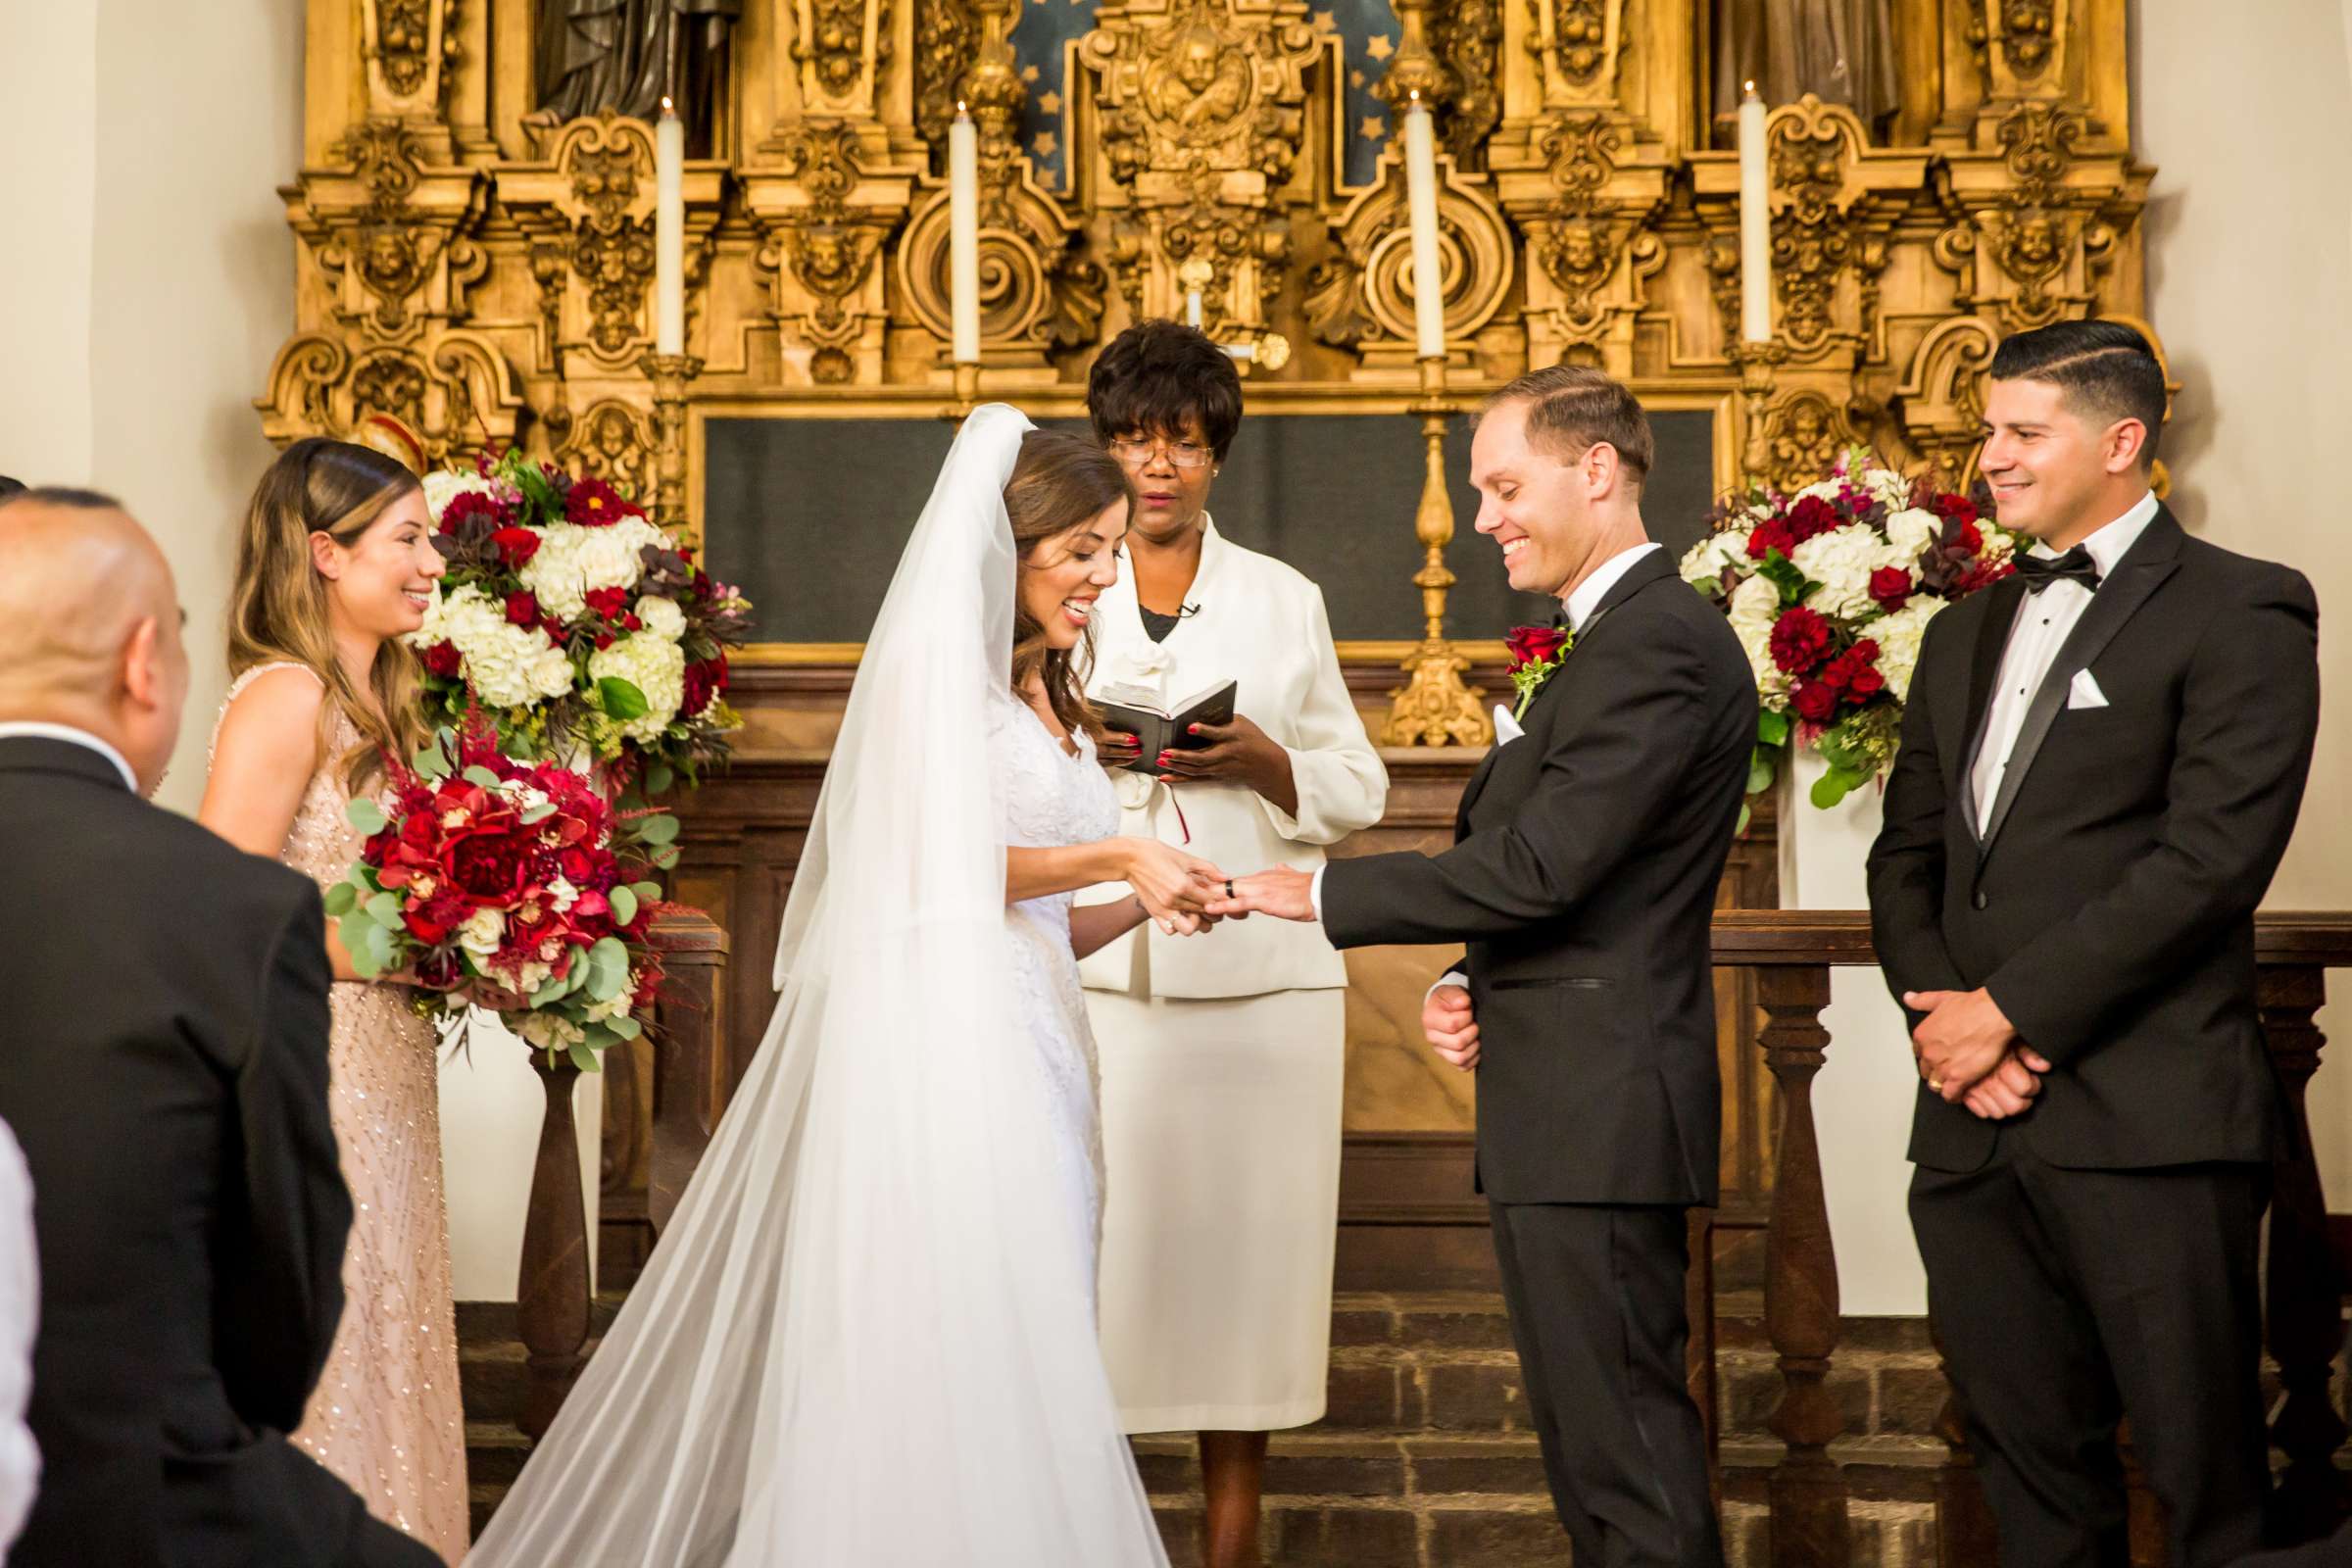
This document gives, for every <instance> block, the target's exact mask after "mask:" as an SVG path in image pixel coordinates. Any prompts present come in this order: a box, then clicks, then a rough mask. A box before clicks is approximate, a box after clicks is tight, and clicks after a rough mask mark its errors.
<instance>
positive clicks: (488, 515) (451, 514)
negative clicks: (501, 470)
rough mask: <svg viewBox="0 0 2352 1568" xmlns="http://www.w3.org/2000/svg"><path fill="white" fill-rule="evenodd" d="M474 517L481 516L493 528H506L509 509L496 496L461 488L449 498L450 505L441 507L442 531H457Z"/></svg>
mask: <svg viewBox="0 0 2352 1568" xmlns="http://www.w3.org/2000/svg"><path fill="white" fill-rule="evenodd" d="M473 518H479V519H480V520H481V521H482V522H483V523H485V524H487V525H488V526H490V527H492V528H504V527H505V526H506V525H507V509H506V508H505V507H504V506H502V505H500V504H499V501H498V498H497V497H495V496H489V495H484V494H483V493H482V492H481V491H479V490H461V491H459V492H458V493H457V494H456V495H454V496H451V497H450V498H449V505H448V506H446V507H443V508H442V509H441V531H442V532H443V533H456V532H457V531H458V529H459V528H461V527H462V526H464V525H465V524H466V522H467V521H468V520H469V519H473Z"/></svg>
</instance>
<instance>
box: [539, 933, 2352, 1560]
mask: <svg viewBox="0 0 2352 1568" xmlns="http://www.w3.org/2000/svg"><path fill="white" fill-rule="evenodd" d="M656 940H657V942H658V943H659V945H660V946H661V947H662V951H663V956H664V962H665V964H666V965H667V968H668V971H669V975H670V982H669V984H668V985H667V986H666V987H665V996H664V1001H663V1004H662V1009H661V1019H660V1022H661V1028H660V1030H659V1032H658V1036H657V1043H656V1044H654V1045H653V1046H652V1048H651V1051H652V1055H651V1060H650V1063H649V1064H642V1065H645V1066H646V1067H647V1068H648V1070H646V1071H643V1072H642V1073H641V1074H639V1075H638V1076H637V1077H636V1078H634V1079H633V1080H632V1081H637V1082H644V1083H647V1084H649V1085H650V1086H651V1094H652V1097H653V1103H652V1106H651V1108H650V1113H649V1114H648V1115H647V1116H646V1117H645V1118H643V1125H644V1126H646V1127H647V1128H648V1132H647V1134H646V1137H647V1140H648V1147H646V1148H645V1149H644V1150H643V1151H642V1159H641V1160H640V1159H637V1158H635V1157H634V1156H632V1158H631V1159H630V1160H629V1161H625V1162H624V1163H631V1164H635V1165H637V1166H639V1167H640V1168H641V1169H642V1171H643V1173H644V1176H643V1183H642V1187H641V1188H640V1189H639V1190H638V1192H639V1196H638V1198H637V1200H636V1201H639V1202H641V1203H642V1205H643V1208H644V1213H645V1217H646V1219H647V1220H649V1221H650V1222H651V1224H652V1226H653V1228H654V1229H655V1230H656V1231H657V1232H659V1231H660V1230H661V1229H662V1227H663V1226H664V1225H666V1223H667V1222H668V1219H669V1217H670V1214H671V1213H672V1212H673V1211H674V1209H675V1208H676V1205H677V1201H678V1198H679V1196H680V1195H681V1194H682V1193H683V1192H684V1190H685V1186H686V1183H687V1181H688V1179H689V1178H690V1177H691V1176H692V1175H693V1172H694V1167H695V1164H696V1162H697V1161H698V1160H699V1159H700V1158H701V1156H702V1153H703V1151H704V1150H705V1148H707V1147H708V1145H709V1143H710V1139H711V1132H712V1130H713V1129H714V1128H715V1127H716V1125H717V1122H718V1117H719V1114H720V1112H721V1111H722V1110H723V1109H724V1107H725V1103H726V1099H727V1095H728V1093H729V1091H730V1089H731V1088H732V1086H733V1084H734V1082H735V1080H736V1078H737V1077H738V1076H739V1071H740V1066H741V1063H738V1062H737V1061H736V1060H735V1059H734V1055H735V1054H734V1053H731V1052H730V1051H729V1050H728V1049H727V1046H726V1042H727V1040H728V1038H729V1030H728V1028H727V1023H728V1019H727V1017H726V1001H725V999H726V997H727V994H728V987H727V985H726V984H725V974H724V970H725V967H726V961H727V946H728V945H727V939H726V936H725V934H724V933H723V932H721V931H720V930H719V929H718V927H717V926H716V925H714V924H713V923H712V922H711V920H710V919H709V917H707V916H705V915H702V914H699V913H695V912H692V911H681V912H678V913H675V914H671V915H666V916H664V917H663V919H662V922H661V923H660V925H659V926H658V927H657V934H656ZM2256 958H2257V961H2258V963H2259V965H2260V969H2259V987H2260V990H2259V1004H2260V1007H2261V1013H2262V1022H2263V1027H2264V1029H2265V1031H2266V1033H2267V1037H2268V1040H2269V1043H2270V1050H2271V1056H2272V1060H2273V1062H2274V1063H2275V1064H2276V1066H2277V1068H2278V1076H2279V1081H2280V1083H2281V1085H2282V1086H2283V1087H2284V1090H2285V1093H2286V1097H2287V1101H2288V1104H2289V1106H2290V1109H2291V1112H2292V1116H2293V1122H2294V1127H2295V1130H2296V1134H2297V1138H2296V1144H2295V1148H2294V1151H2293V1152H2292V1153H2291V1154H2289V1155H2287V1156H2286V1157H2283V1158H2281V1159H2280V1161H2279V1162H2278V1169H2277V1172H2276V1178H2275V1186H2274V1198H2273V1200H2272V1208H2271V1244H2270V1257H2269V1278H2268V1287H2269V1290H2268V1297H2269V1303H2268V1322H2267V1325H2266V1328H2267V1339H2268V1346H2269V1349H2270V1352H2271V1354H2272V1356H2273V1358H2274V1359H2275V1360H2276V1361H2277V1362H2278V1370H2279V1381H2280V1386H2281V1391H2282V1393H2281V1397H2280V1400H2279V1404H2278V1412H2277V1415H2276V1417H2275V1419H2274V1420H2273V1423H2272V1426H2271V1437H2272V1441H2273V1443H2274V1445H2275V1446H2277V1447H2278V1450H2279V1452H2280V1453H2281V1455H2282V1456H2283V1458H2284V1468H2283V1473H2282V1484H2281V1496H2280V1501H2281V1509H2282V1517H2284V1518H2285V1519H2287V1520H2288V1521H2290V1522H2291V1524H2292V1527H2293V1528H2294V1529H2295V1530H2296V1531H2297V1532H2298V1533H2299V1534H2302V1535H2314V1534H2318V1533H2319V1532H2320V1531H2322V1530H2323V1529H2324V1528H2328V1527H2332V1525H2333V1524H2334V1523H2335V1521H2337V1520H2338V1519H2339V1518H2341V1517H2342V1516H2343V1513H2344V1508H2345V1497H2344V1491H2343V1486H2342V1483H2341V1481H2340V1480H2339V1476H2338V1472H2337V1470H2336V1468H2335V1463H2334V1456H2335V1453H2336V1450H2337V1449H2338V1448H2339V1447H2340V1446H2342V1445H2343V1443H2344V1440H2345V1438H2346V1436H2347V1433H2346V1429H2345V1425H2344V1423H2343V1421H2342V1420H2341V1419H2340V1418H2339V1417H2338V1415H2337V1414H2336V1411H2335V1408H2334V1405H2333V1403H2332V1402H2331V1400H2330V1398H2329V1397H2328V1382H2329V1377H2330V1373H2331V1369H2332V1366H2333V1363H2334V1360H2335V1356H2336V1354H2337V1352H2338V1351H2339V1350H2340V1349H2341V1348H2343V1344H2344V1324H2343V1316H2342V1303H2343V1297H2344V1290H2343V1286H2344V1282H2343V1281H2342V1280H2341V1279H2340V1278H2339V1276H2338V1270H2337V1267H2336V1264H2335V1261H2334V1253H2333V1251H2332V1250H2331V1247H2330V1243H2329V1237H2328V1224H2327V1205H2326V1203H2325V1202H2324V1201H2323V1200H2322V1195H2321V1189H2320V1179H2319V1170H2318V1167H2317V1165H2316V1164H2315V1162H2314V1160H2313V1157H2312V1151H2311V1143H2310V1129H2309V1125H2308V1118H2307V1116H2306V1112H2305V1108H2304V1101H2305V1091H2306V1089H2307V1088H2308V1086H2309V1084H2310V1082H2311V1077H2312V1074H2313V1072H2314V1071H2316V1070H2317V1068H2318V1066H2319V1061H2320V1053H2321V1048H2322V1046H2323V1045H2324V1041H2323V1039H2322V1037H2321V1035H2320V1032H2319V1030H2318V1028H2317V1027H2316V1025H2315V1024H2314V1022H2313V1018H2314V1015H2315V1014H2316V1013H2317V1012H2318V1011H2319V1009H2320V1007H2321V1005H2323V1004H2324V1003H2325V1002H2326V1000H2327V970H2329V969H2331V968H2347V967H2352V913H2326V914H2270V915H2264V916H2262V917H2261V918H2260V919H2259V921H2258V922H2257V941H2256ZM1714 961H1715V965H1716V967H1717V968H1719V969H1738V970H1746V971H1750V972H1751V973H1752V975H1753V978H1754V994H1755V997H1756V1001H1757V1010H1758V1012H1759V1013H1760V1015H1761V1016H1760V1019H1759V1021H1758V1025H1757V1029H1756V1044H1757V1046H1758V1048H1759V1049H1760V1051H1761V1054H1762V1056H1763V1059H1764V1061H1765V1064H1766V1066H1767V1068H1768V1069H1769V1070H1770V1072H1771V1075H1772V1078H1773V1080H1774V1083H1775V1086H1776V1088H1777V1091H1778V1094H1777V1103H1778V1105H1779V1129H1778V1133H1779V1136H1778V1137H1777V1139H1776V1140H1775V1141H1774V1142H1775V1166H1774V1179H1773V1182H1772V1188H1771V1199H1770V1211H1769V1219H1768V1223H1767V1227H1766V1239H1765V1271H1766V1277H1765V1285H1764V1317H1765V1331H1766V1334H1767V1336H1768V1338H1769V1340H1770V1343H1771V1346H1772V1348H1773V1351H1774V1354H1775V1356H1776V1357H1777V1360H1778V1365H1779V1369H1780V1375H1781V1382H1782V1387H1781V1395H1780V1399H1779V1402H1778V1404H1777V1406H1776V1408H1775V1409H1774V1412H1773V1414H1772V1417H1771V1429H1772V1431H1773V1432H1774V1434H1775V1435H1777V1436H1778V1437H1779V1438H1780V1439H1781V1441H1782V1442H1783V1444H1784V1445H1785V1449H1784V1451H1783V1453H1782V1455H1781V1457H1780V1459H1779V1461H1778V1462H1777V1463H1776V1464H1775V1466H1774V1468H1773V1471H1772V1474H1771V1477H1770V1480H1769V1484H1768V1489H1767V1496H1768V1502H1769V1508H1770V1515H1771V1542H1772V1562H1773V1565H1774V1568H1846V1565H1847V1562H1848V1545H1847V1541H1848V1534H1847V1533H1848V1524H1847V1509H1846V1504H1847V1488H1846V1482H1845V1478H1844V1473H1843V1470H1842V1468H1841V1466H1840V1464H1839V1462H1838V1458H1837V1456H1836V1455H1835V1454H1834V1453H1833V1452H1832V1451H1831V1450H1832V1447H1833V1446H1834V1445H1836V1444H1837V1443H1838V1440H1839V1439H1840V1438H1842V1437H1844V1436H1845V1435H1846V1434H1845V1430H1844V1416H1843V1414H1842V1412H1841V1409H1840V1406H1839V1404H1838V1399H1837V1397H1835V1395H1834V1394H1833V1392H1832V1391H1831V1389H1830V1387H1829V1378H1830V1373H1831V1369H1832V1367H1833V1365H1834V1363H1835V1361H1836V1358H1837V1350H1838V1328H1839V1323H1838V1252H1837V1247H1836V1244H1835V1243H1834V1241H1833V1239H1832V1237H1831V1233H1830V1219H1829V1205H1828V1202H1827V1199H1826V1196H1825V1194H1824V1192H1823V1188H1822V1173H1821V1146H1820V1141H1819V1138H1818V1136H1817V1134H1816V1131H1815V1127H1814V1117H1813V1079H1814V1076H1815V1074H1817V1073H1818V1072H1819V1071H1820V1070H1821V1068H1822V1066H1823V1064H1824V1062H1825V1061H1826V1060H1827V1058H1828V1054H1829V1052H1830V1049H1831V1045H1832V1042H1831V1038H1830V1033H1829V1031H1828V1030H1827V1029H1826V1028H1824V1027H1823V1025H1822V1022H1821V1013H1822V1010H1823V1009H1824V1008H1825V1007H1827V1006H1828V1005H1829V1003H1830V973H1831V971H1832V970H1833V969H1836V968H1838V967H1841V966H1843V967H1863V966H1871V965H1875V964H1876V963H1877V961H1878V959H1877V955H1876V953H1875V952H1874V950H1873V948H1872V945H1871V939H1870V919H1869V916H1868V915H1867V914H1866V913H1864V912H1862V911H1860V910H1828V911H1819V910H1781V909H1763V910H1725V911H1723V912H1721V913H1719V914H1718V915H1717V916H1716V918H1715V926H1714ZM619 1065H620V1064H619V1063H616V1062H613V1061H610V1060H609V1062H608V1066H609V1067H610V1068H613V1069H614V1070H617V1069H618V1067H619ZM628 1065H629V1066H630V1067H631V1068H632V1069H635V1068H636V1067H638V1066H640V1065H641V1064H639V1063H635V1062H631V1063H629V1064H628ZM541 1071H542V1073H543V1075H544V1077H545V1080H546V1085H547V1091H548V1115H547V1119H546V1124H545V1127H544V1128H543V1130H542V1134H541V1140H540V1152H539V1162H538V1168H537V1170H536V1172H535V1173H534V1178H533V1183H532V1188H531V1204H530V1218H529V1221H528V1224H527V1226H526V1230H525V1234H524V1249H523V1265H522V1274H521V1281H520V1302H519V1305H518V1309H517V1314H516V1315H517V1320H518V1324H519V1327H520V1331H521V1336H522V1339H523V1342H524V1345H525V1348H526V1350H527V1352H528V1360H527V1365H528V1368H529V1380H528V1384H527V1387H526V1399H525V1404H524V1411H523V1416H522V1421H521V1425H522V1427H523V1430H524V1431H525V1432H526V1433H528V1434H530V1435H531V1436H532V1437H534V1438H536V1437H537V1436H539V1435H540V1434H542V1433H544V1432H545V1431H546V1428H547V1424H548V1423H549V1422H550V1421H552V1420H553V1418H554V1415H555V1411H556V1408H557V1406H558V1405H559V1404H561V1402H562V1400H563V1397H564V1393H565V1392H566V1391H567V1390H568V1389H569V1387H570V1385H571V1380H572V1378H573V1377H575V1376H576V1375H577V1373H578V1370H579V1366H580V1364H581V1360H582V1352H583V1348H584V1347H585V1344H586V1340H587V1332H588V1324H589V1303H590V1297H589V1280H588V1262H587V1239H586V1226H585V1217H584V1213H583V1206H582V1203H581V1194H580V1186H579V1157H578V1141H577V1140H578V1134H577V1129H576V1127H575V1125H574V1123H573V1120H572V1115H571V1091H572V1088H573V1085H574V1084H575V1082H576V1079H577V1074H576V1072H575V1071H574V1070H573V1069H572V1068H571V1067H570V1066H569V1064H568V1063H560V1064H558V1065H557V1066H555V1067H554V1068H549V1067H547V1066H546V1065H545V1063H544V1062H542V1064H541ZM612 1192H613V1189H612V1188H611V1187H610V1186H609V1187H608V1202H610V1201H611V1197H612ZM624 1196H625V1195H624ZM1700 1306H1701V1303H1697V1302H1694V1312H1693V1327H1694V1329H1698V1328H1699V1327H1700V1325H1701V1324H1702V1322H1703V1321H1704V1319H1705V1317H1706V1315H1707V1314H1706V1313H1705V1311H1704V1310H1702V1309H1698V1308H1699V1307H1700ZM1939 1428H1940V1430H1941V1431H1942V1432H1943V1435H1944V1436H1945V1437H1946V1438H1947V1440H1948V1441H1950V1442H1951V1443H1952V1444H1953V1462H1952V1463H1951V1464H1950V1465H1949V1466H1947V1467H1946V1468H1945V1470H1944V1472H1943V1474H1942V1476H1941V1477H1940V1478H1939V1482H1938V1486H1937V1503H1936V1527H1937V1528H1936V1537H1937V1542H1938V1550H1937V1557H1938V1562H1939V1565H1940V1568H1961V1565H1964V1564H1966V1565H1977V1564H1983V1563H1989V1562H1991V1561H1993V1560H1994V1551H1993V1545H1992V1541H1991V1534H1990V1523H1989V1520H1988V1519H1987V1518H1986V1516H1985V1510H1984V1503H1983V1499H1982V1497H1981V1495H1979V1494H1978V1491H1977V1488H1976V1486H1975V1483H1974V1478H1973V1474H1972V1472H1971V1470H1970V1468H1969V1464H1968V1458H1967V1453H1966V1450H1965V1446H1964V1444H1963V1443H1962V1436H1961V1434H1962V1423H1961V1419H1960V1411H1959V1407H1958V1405H1957V1402H1956V1401H1950V1402H1947V1404H1946V1407H1945V1410H1944V1413H1943V1418H1942V1420H1941V1422H1940V1423H1939ZM2134 1511H2135V1514H2137V1515H2141V1516H2145V1517H2149V1518H2152V1513H2151V1511H2150V1510H2148V1509H2146V1508H2140V1509H2136V1510H2134ZM2138 1555H2139V1556H2140V1560H2142V1561H2154V1560H2156V1558H2155V1557H2154V1555H2153V1554H2152V1552H2143V1553H2139V1554H2138Z"/></svg>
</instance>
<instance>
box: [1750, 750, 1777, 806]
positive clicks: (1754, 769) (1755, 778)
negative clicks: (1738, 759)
mask: <svg viewBox="0 0 2352 1568" xmlns="http://www.w3.org/2000/svg"><path fill="white" fill-rule="evenodd" d="M1774 771H1775V769H1774V768H1773V765H1772V758H1771V755H1770V754H1769V753H1766V752H1762V751H1759V752H1757V753H1756V754H1755V755H1754V756H1753V757H1751V758H1749V759H1748V763H1747V793H1748V794H1750V795H1761V794H1763V793H1764V792H1765V791H1766V790H1768V789H1770V788H1772V779H1773V773H1774Z"/></svg>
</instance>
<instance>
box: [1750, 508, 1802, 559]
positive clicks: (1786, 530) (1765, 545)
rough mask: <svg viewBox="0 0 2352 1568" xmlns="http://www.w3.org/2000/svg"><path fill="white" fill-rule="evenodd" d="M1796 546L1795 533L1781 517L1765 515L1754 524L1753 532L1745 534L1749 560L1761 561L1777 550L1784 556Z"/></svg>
mask: <svg viewBox="0 0 2352 1568" xmlns="http://www.w3.org/2000/svg"><path fill="white" fill-rule="evenodd" d="M1795 548H1796V534H1795V532H1794V530H1792V529H1791V528H1790V527H1789V523H1788V521H1787V519H1785V518H1782V517H1767V518H1765V519H1764V520H1763V521H1762V522H1759V523H1757V524H1756V528H1755V532H1753V533H1751V534H1749V535H1748V536H1747V555H1748V559H1749V560H1750V561H1762V560H1763V559H1764V558H1765V557H1767V556H1769V555H1771V554H1772V553H1773V552H1774V551H1775V550H1778V551H1779V552H1780V553H1781V554H1782V555H1784V556H1786V555H1788V554H1789V552H1791V551H1793V550H1794V549H1795Z"/></svg>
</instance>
